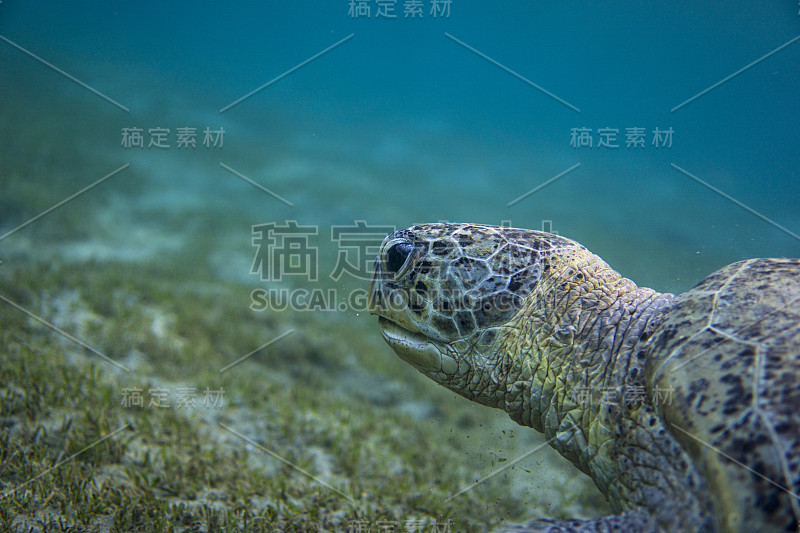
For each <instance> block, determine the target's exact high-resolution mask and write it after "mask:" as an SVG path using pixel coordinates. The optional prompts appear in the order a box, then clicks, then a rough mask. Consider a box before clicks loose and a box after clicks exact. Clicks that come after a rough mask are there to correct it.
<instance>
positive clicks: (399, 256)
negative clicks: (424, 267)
mask: <svg viewBox="0 0 800 533" xmlns="http://www.w3.org/2000/svg"><path fill="white" fill-rule="evenodd" d="M414 255H415V254H414V246H413V245H412V244H411V243H410V242H407V241H398V242H395V243H394V244H391V245H390V246H389V247H388V248H387V249H386V255H385V259H384V267H385V269H386V273H387V274H389V275H390V276H392V278H393V279H398V278H399V277H400V276H402V275H403V274H405V273H406V272H407V271H408V269H409V268H411V265H412V264H413V263H414V261H413V259H414Z"/></svg>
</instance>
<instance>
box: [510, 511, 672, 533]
mask: <svg viewBox="0 0 800 533" xmlns="http://www.w3.org/2000/svg"><path fill="white" fill-rule="evenodd" d="M658 531H659V529H658V527H657V526H656V523H655V521H654V520H653V519H652V518H651V517H649V516H647V515H645V514H642V513H638V512H635V511H634V512H629V513H624V514H620V515H612V516H606V517H604V518H598V519H597V520H550V519H540V520H534V521H532V522H528V523H527V524H520V525H518V526H510V527H506V528H503V529H499V530H496V531H495V533H612V532H613V533H657V532H658Z"/></svg>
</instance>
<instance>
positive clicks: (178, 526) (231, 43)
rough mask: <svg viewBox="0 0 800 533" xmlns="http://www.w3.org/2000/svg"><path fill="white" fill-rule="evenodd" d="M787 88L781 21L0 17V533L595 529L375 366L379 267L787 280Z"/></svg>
mask: <svg viewBox="0 0 800 533" xmlns="http://www.w3.org/2000/svg"><path fill="white" fill-rule="evenodd" d="M798 65H800V5H798V3H797V2H792V1H783V2H757V1H735V2H724V3H720V2H710V1H701V2H677V3H676V2H647V3H643V2H633V1H626V2H613V3H603V2H523V1H511V0H506V1H498V2H477V1H467V0H452V1H444V0H419V1H413V0H397V1H388V0H387V1H384V0H368V1H357V0H333V1H331V0H328V1H325V2H321V1H320V2H315V1H307V0H298V1H293V2H267V3H264V2H252V3H250V2H240V3H235V4H232V5H228V4H223V3H219V2H192V3H179V2H169V3H155V2H153V3H151V2H135V3H117V2H80V3H78V2H66V1H49V2H36V1H32V2H17V1H13V0H3V1H2V2H0V108H1V109H2V118H1V119H0V261H2V263H0V300H1V301H0V343H2V344H0V350H1V351H2V354H0V357H1V360H2V362H0V491H2V497H3V498H4V499H5V500H6V502H5V504H3V505H0V507H1V508H2V510H1V511H0V529H2V528H5V529H8V530H15V529H16V530H25V531H28V530H29V529H30V528H33V530H35V531H49V530H58V529H57V527H58V524H61V527H64V525H74V526H75V527H79V528H82V529H86V530H93V531H117V530H119V531H129V530H141V531H149V530H153V531H161V530H175V531H183V530H188V529H193V530H204V531H213V530H220V529H226V530H242V531H244V530H256V531H258V530H264V531H314V530H319V531H348V530H351V531H356V530H357V529H352V528H355V527H362V529H361V530H362V531H367V530H370V529H368V528H372V529H371V530H375V531H377V530H378V528H379V527H380V524H382V523H383V524H384V526H385V525H386V524H389V525H391V526H392V527H395V530H397V531H437V530H438V531H443V530H445V528H450V529H449V530H450V531H483V530H486V529H487V528H490V527H493V526H496V525H498V524H501V523H504V522H511V523H514V522H521V521H524V520H526V519H532V518H537V517H544V516H546V517H558V518H565V517H593V516H600V515H602V514H603V513H605V512H607V508H606V507H605V506H606V504H605V502H604V501H603V497H602V495H600V494H599V493H598V492H597V491H596V489H595V488H594V487H593V485H592V483H591V481H590V480H588V478H585V476H583V475H582V474H581V473H580V472H578V471H577V470H576V469H575V468H573V467H572V465H570V464H568V463H567V462H566V461H565V460H563V459H561V458H560V457H558V456H557V455H556V454H554V452H551V451H550V450H549V448H546V447H545V448H540V446H541V444H542V443H543V442H544V440H543V439H542V438H541V436H540V435H538V434H536V432H535V431H533V430H529V429H526V428H520V427H517V426H516V425H515V424H514V423H513V422H511V421H510V420H507V417H506V415H505V414H503V413H500V412H495V411H492V410H490V409H487V408H483V407H480V406H476V405H472V404H470V403H469V402H467V401H466V400H463V399H461V398H459V397H456V395H455V394H452V393H450V392H448V391H445V390H443V389H440V388H439V387H438V386H436V385H435V384H433V383H430V382H428V381H426V379H425V378H424V377H422V376H420V375H417V373H416V372H415V371H414V370H413V369H412V368H411V367H409V366H407V365H406V364H405V363H403V362H402V361H400V360H398V359H397V357H396V356H395V355H394V353H393V352H392V351H391V350H390V349H389V348H388V347H387V346H385V344H384V343H383V341H382V340H381V338H380V334H379V331H378V327H377V323H376V320H375V317H371V316H369V313H368V312H367V311H366V309H365V307H364V304H365V302H364V299H363V295H364V293H365V289H366V284H367V282H368V277H369V268H370V265H371V264H372V260H373V258H374V255H375V254H376V253H377V247H378V245H379V243H380V241H381V239H382V238H383V237H384V236H385V235H386V234H388V233H389V232H391V231H393V230H394V229H399V228H403V227H406V226H409V225H412V224H414V223H420V222H436V221H445V220H447V221H453V222H477V223H486V224H508V225H512V226H516V227H523V228H531V229H544V230H546V231H554V232H557V233H559V234H560V235H563V236H566V237H570V238H573V239H575V240H578V241H579V242H581V243H582V244H583V245H585V246H586V247H587V248H589V249H590V250H592V251H593V252H595V253H597V254H598V255H600V256H601V257H602V258H603V259H605V260H606V261H607V262H608V263H609V264H610V265H611V266H612V267H613V268H615V269H616V270H618V271H619V272H620V273H621V274H622V275H624V276H626V277H629V278H631V279H633V280H634V281H636V282H637V283H638V284H640V285H643V286H648V287H652V288H654V289H656V290H659V291H668V292H676V293H677V292H683V291H685V290H688V289H689V288H691V287H692V286H694V285H695V284H696V283H697V282H699V281H700V280H701V279H703V278H704V277H705V276H706V275H708V274H709V273H711V272H712V271H714V270H715V269H717V268H719V267H721V266H724V265H726V264H729V263H731V262H733V261H737V260H740V259H744V258H750V257H768V256H771V257H798V256H800V202H798V198H800V180H799V179H798V177H799V176H798V170H800V135H799V134H798V124H800V120H799V119H800V98H798V94H800V69H798ZM264 295H272V296H274V298H273V299H272V300H270V299H269V298H264ZM287 295H295V297H294V299H293V300H292V298H291V296H287ZM285 298H289V299H288V300H286V299H285ZM473 485H474V486H473ZM359 524H360V525H359Z"/></svg>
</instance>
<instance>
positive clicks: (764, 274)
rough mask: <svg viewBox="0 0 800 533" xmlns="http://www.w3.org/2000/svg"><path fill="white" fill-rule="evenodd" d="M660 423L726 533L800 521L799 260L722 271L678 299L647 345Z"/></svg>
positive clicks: (793, 526) (790, 526)
mask: <svg viewBox="0 0 800 533" xmlns="http://www.w3.org/2000/svg"><path fill="white" fill-rule="evenodd" d="M645 351H646V354H647V361H648V362H647V387H648V393H649V394H650V395H651V397H652V399H653V402H654V404H655V407H656V409H657V411H658V412H659V414H660V415H661V417H662V418H663V420H664V423H665V426H666V427H667V429H668V430H669V431H671V432H672V434H673V435H674V437H675V438H676V439H677V440H678V441H679V442H680V443H681V444H682V445H683V446H684V447H685V448H686V449H687V450H688V452H689V454H690V455H691V456H692V458H693V459H694V461H695V463H696V465H697V466H698V468H699V469H700V471H701V472H702V473H703V474H704V475H705V477H706V479H707V481H708V484H709V486H710V488H711V491H712V498H713V500H714V505H715V509H716V512H717V515H718V517H717V518H718V521H719V524H720V526H721V527H722V528H723V530H725V531H748V533H750V532H753V531H766V530H767V529H766V528H767V527H769V531H792V532H796V531H797V530H798V529H797V528H798V523H800V260H798V259H751V260H748V261H741V262H738V263H733V264H731V265H728V266H726V267H724V268H722V269H720V270H718V271H717V272H715V273H713V274H711V275H710V276H709V277H707V278H706V279H705V280H703V281H702V282H700V284H699V285H697V286H696V287H695V288H694V289H692V290H690V291H688V292H686V293H684V294H681V295H679V296H677V297H676V298H675V299H674V300H673V307H672V308H671V309H670V310H669V311H668V312H667V313H666V315H665V318H664V321H663V322H662V323H661V324H660V326H659V327H658V328H657V329H656V331H655V333H654V335H653V336H652V337H651V338H650V339H649V340H648V342H647V345H646V347H645Z"/></svg>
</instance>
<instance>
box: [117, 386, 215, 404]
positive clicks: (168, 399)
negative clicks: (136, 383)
mask: <svg viewBox="0 0 800 533" xmlns="http://www.w3.org/2000/svg"><path fill="white" fill-rule="evenodd" d="M121 396H122V400H121V402H120V405H122V407H126V408H139V409H198V408H202V409H221V408H222V407H223V406H224V401H223V400H224V396H225V389H224V388H222V387H220V388H219V389H211V388H209V387H206V388H205V390H204V391H201V392H198V390H197V388H196V387H176V388H174V389H168V388H166V387H153V388H148V389H144V388H142V387H125V388H123V389H122V390H121Z"/></svg>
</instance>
